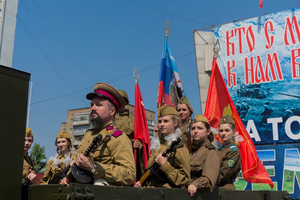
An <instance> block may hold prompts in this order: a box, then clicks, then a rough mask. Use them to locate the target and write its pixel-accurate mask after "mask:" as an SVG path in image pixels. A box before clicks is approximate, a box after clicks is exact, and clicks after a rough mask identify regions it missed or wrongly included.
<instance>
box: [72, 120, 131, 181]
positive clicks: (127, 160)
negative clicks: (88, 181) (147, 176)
mask: <svg viewBox="0 0 300 200" xmlns="http://www.w3.org/2000/svg"><path fill="white" fill-rule="evenodd" d="M113 129H115V127H114V123H113V122H112V121H110V122H108V123H106V124H103V125H101V126H100V128H99V129H98V130H88V131H87V132H86V133H85V135H84V137H83V138H82V140H81V143H80V145H79V146H78V150H77V156H78V155H79V153H84V152H85V151H86V150H87V148H88V147H89V145H90V144H91V143H92V141H93V139H94V137H96V136H97V135H98V134H101V135H102V136H103V138H104V137H105V136H106V135H107V134H108V133H109V131H111V130H113ZM93 157H94V161H95V163H96V164H97V168H98V169H97V170H98V171H97V173H96V174H94V178H97V179H99V178H101V179H105V180H106V181H107V182H108V183H111V184H115V185H132V184H133V182H134V179H135V164H134V158H133V153H132V145H131V142H130V140H129V138H128V137H127V135H126V134H125V133H123V132H122V131H120V130H118V131H115V132H114V133H113V134H112V136H111V137H110V139H109V141H108V142H107V143H106V144H102V145H101V146H100V147H99V148H98V149H97V150H96V151H95V153H93Z"/></svg>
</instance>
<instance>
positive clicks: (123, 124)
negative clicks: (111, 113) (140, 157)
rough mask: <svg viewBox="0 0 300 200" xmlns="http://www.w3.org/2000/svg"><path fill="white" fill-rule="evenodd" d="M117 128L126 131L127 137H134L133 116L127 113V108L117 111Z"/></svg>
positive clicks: (115, 121)
mask: <svg viewBox="0 0 300 200" xmlns="http://www.w3.org/2000/svg"><path fill="white" fill-rule="evenodd" d="M114 123H115V126H116V127H117V129H119V130H121V131H123V132H124V133H126V135H127V136H128V137H129V139H134V117H133V116H131V115H130V114H129V110H128V109H125V111H124V112H119V113H117V115H116V117H115V120H114Z"/></svg>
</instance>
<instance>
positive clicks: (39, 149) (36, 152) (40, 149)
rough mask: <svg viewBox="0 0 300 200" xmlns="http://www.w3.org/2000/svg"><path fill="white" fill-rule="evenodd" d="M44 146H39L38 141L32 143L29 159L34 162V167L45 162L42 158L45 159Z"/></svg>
mask: <svg viewBox="0 0 300 200" xmlns="http://www.w3.org/2000/svg"><path fill="white" fill-rule="evenodd" d="M46 158H47V157H46V153H45V146H41V145H40V143H34V145H33V147H32V149H31V159H32V160H33V161H34V162H35V167H36V169H37V168H38V167H39V166H40V165H41V164H45V162H43V161H42V160H44V159H46Z"/></svg>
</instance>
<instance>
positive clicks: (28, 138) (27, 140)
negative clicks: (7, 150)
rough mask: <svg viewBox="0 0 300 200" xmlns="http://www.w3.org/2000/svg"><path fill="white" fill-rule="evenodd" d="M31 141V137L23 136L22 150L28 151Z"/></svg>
mask: <svg viewBox="0 0 300 200" xmlns="http://www.w3.org/2000/svg"><path fill="white" fill-rule="evenodd" d="M32 143H33V138H32V137H25V144H24V151H26V152H28V150H29V149H30V147H31V145H32Z"/></svg>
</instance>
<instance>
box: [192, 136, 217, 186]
mask: <svg viewBox="0 0 300 200" xmlns="http://www.w3.org/2000/svg"><path fill="white" fill-rule="evenodd" d="M190 159H191V179H192V182H191V184H193V185H194V186H195V187H197V189H199V190H206V189H209V190H210V191H213V189H214V187H215V185H216V183H217V180H218V176H219V171H220V157H219V155H218V153H217V150H216V149H215V148H214V146H213V145H212V144H211V143H210V142H209V140H208V139H207V140H205V141H204V142H203V143H200V144H198V145H193V146H192V153H191V155H190Z"/></svg>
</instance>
